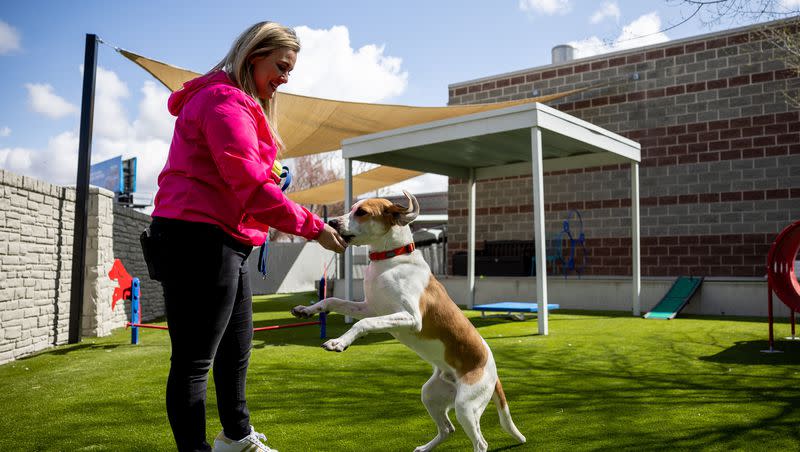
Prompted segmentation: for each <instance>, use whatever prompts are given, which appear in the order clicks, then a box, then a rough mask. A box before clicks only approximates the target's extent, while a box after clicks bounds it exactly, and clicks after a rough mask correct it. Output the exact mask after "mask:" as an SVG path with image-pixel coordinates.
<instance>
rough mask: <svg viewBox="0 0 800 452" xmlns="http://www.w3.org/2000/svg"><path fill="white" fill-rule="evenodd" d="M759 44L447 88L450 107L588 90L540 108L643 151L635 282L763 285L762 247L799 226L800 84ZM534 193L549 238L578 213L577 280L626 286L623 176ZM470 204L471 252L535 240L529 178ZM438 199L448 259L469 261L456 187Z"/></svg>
mask: <svg viewBox="0 0 800 452" xmlns="http://www.w3.org/2000/svg"><path fill="white" fill-rule="evenodd" d="M783 25H785V23H783V22H778V23H773V24H770V25H769V26H772V27H775V26H783ZM761 30H762V29H761V28H759V27H755V26H754V27H745V28H740V29H736V30H730V31H727V32H721V33H715V34H710V35H704V36H698V37H695V38H689V39H684V40H679V41H671V42H667V43H664V44H660V45H655V46H650V47H645V48H640V49H632V50H626V51H621V52H616V53H611V54H606V55H598V56H594V57H590V58H584V59H580V60H574V61H570V62H566V63H562V64H559V65H549V66H544V67H539V68H533V69H529V70H524V71H519V72H515V73H511V74H502V75H498V76H492V77H487V78H484V79H480V80H474V81H470V82H464V83H458V84H453V85H450V88H449V90H450V92H449V103H450V104H451V105H457V104H469V103H478V102H500V101H505V100H513V99H521V98H527V97H534V96H538V95H549V94H554V93H557V92H564V91H568V90H571V89H577V88H588V89H587V90H586V91H583V92H581V93H579V94H575V95H572V96H568V97H565V98H562V99H559V100H556V101H553V102H551V103H550V105H551V106H553V107H555V108H558V109H559V110H561V111H564V112H566V113H569V114H571V115H574V116H576V117H579V118H581V119H584V120H586V121H589V122H591V123H593V124H596V125H598V126H600V127H603V128H606V129H608V130H610V131H612V132H615V133H618V134H620V135H623V136H625V137H628V138H630V139H633V140H635V141H637V142H639V143H640V144H641V146H642V162H641V167H640V193H641V198H640V204H641V234H642V239H641V246H642V274H643V275H645V276H676V275H680V274H693V275H705V276H736V277H738V276H741V277H753V276H763V275H764V274H765V268H764V267H765V261H766V255H767V252H768V250H769V246H770V245H771V243H772V240H773V239H774V237H775V236H776V235H777V234H778V233H779V232H780V231H781V230H782V229H783V228H784V227H785V226H787V225H788V224H790V223H791V221H792V220H794V219H797V218H798V217H800V157H798V155H800V115H798V111H797V110H796V109H794V108H792V107H791V106H790V105H789V104H788V103H787V99H786V97H785V95H786V94H787V93H789V94H791V93H796V92H797V88H798V86H800V78H798V75H797V74H796V73H795V72H794V71H792V70H791V69H790V68H788V67H787V66H786V64H785V62H784V60H785V54H784V53H783V52H782V51H781V50H779V49H777V48H775V47H774V46H773V45H772V44H771V43H770V42H769V41H767V40H766V39H765V38H764V35H763V33H762V32H761ZM544 185H545V186H544V195H545V204H546V205H545V212H546V217H547V226H546V227H547V232H548V235H553V234H555V233H557V232H558V231H559V230H561V228H562V225H561V223H562V221H563V220H564V219H565V218H566V217H567V215H568V213H569V212H570V211H571V210H573V209H577V210H579V211H580V212H581V214H582V216H583V228H584V231H585V234H586V237H587V247H588V249H589V253H590V258H589V265H588V268H587V273H589V274H595V275H629V274H631V265H630V259H631V245H630V237H631V234H630V167H629V165H611V166H606V167H596V168H586V169H580V170H571V171H556V172H549V173H545V179H544ZM477 193H478V194H477V200H476V201H477V208H478V211H477V231H476V233H477V239H478V241H479V242H480V241H482V240H532V238H533V213H532V209H533V206H532V186H531V178H530V176H521V177H510V178H501V179H493V180H487V181H480V182H479V183H478V187H477ZM448 199H449V206H448V214H449V225H448V232H449V237H448V243H449V248H450V252H451V253H453V252H457V251H461V250H465V249H466V237H467V230H466V215H467V210H466V207H467V184H466V181H463V180H457V179H451V180H450V185H449V189H448ZM571 228H572V229H573V231H574V230H575V229H576V228H577V226H576V223H574V222H572V223H571ZM479 246H480V243H479Z"/></svg>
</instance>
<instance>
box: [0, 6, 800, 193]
mask: <svg viewBox="0 0 800 452" xmlns="http://www.w3.org/2000/svg"><path fill="white" fill-rule="evenodd" d="M779 1H783V2H784V3H785V4H786V5H788V6H793V7H796V6H797V4H798V3H800V0H779ZM679 3H680V2H679V1H677V0H651V1H637V0H611V1H586V0H497V1H485V0H483V1H473V0H427V1H419V0H406V1H404V2H379V1H347V0H341V1H321V0H320V1H301V0H298V1H292V2H288V1H281V2H275V1H266V0H262V1H238V0H235V1H229V2H220V1H213V2H212V1H206V0H197V1H192V2H177V1H165V0H161V1H158V2H156V1H152V0H138V1H136V2H117V1H108V0H104V1H94V0H87V1H78V2H65V1H57V0H53V1H36V0H27V1H24V2H22V1H10V2H3V3H2V4H0V81H2V83H0V99H3V102H2V103H1V104H0V168H3V169H7V170H10V171H13V172H15V173H19V174H25V175H30V176H34V177H37V178H40V179H44V180H47V181H48V182H52V183H56V184H74V181H75V168H76V161H77V158H76V156H77V135H78V123H79V110H80V96H81V77H82V75H81V69H80V67H81V64H82V62H83V55H84V41H85V35H86V33H95V34H97V35H98V36H100V37H101V38H102V39H103V40H104V41H106V42H107V43H109V44H111V45H114V46H118V47H122V48H125V49H128V50H131V51H133V52H136V53H140V54H142V55H145V56H148V57H151V58H154V59H158V60H161V61H164V62H167V63H170V64H173V65H177V66H181V67H185V68H187V69H192V70H195V71H198V72H204V71H206V70H208V69H209V68H210V67H211V66H213V65H214V64H215V63H216V62H217V61H218V60H219V59H220V58H221V57H222V56H223V55H224V54H225V52H226V51H227V49H228V47H229V46H230V44H231V42H232V41H233V39H234V38H235V37H236V36H237V35H238V34H239V33H240V32H241V31H242V30H243V29H244V28H246V27H247V26H249V25H251V24H252V23H254V22H257V21H260V20H274V21H278V22H281V23H283V24H285V25H289V26H292V27H295V28H296V29H297V32H298V35H299V36H300V39H301V44H302V45H303V49H302V50H301V52H300V54H299V57H298V63H297V66H296V68H295V70H294V72H293V73H292V78H291V80H290V82H289V84H287V85H285V88H286V90H287V91H290V92H295V93H298V94H305V95H313V96H320V97H329V98H337V99H343V100H354V101H367V102H380V103H396V104H407V105H424V106H442V105H445V104H446V103H447V87H448V84H452V83H457V82H463V81H467V80H472V79H476V78H481V77H486V76H491V75H495V74H499V73H504V72H511V71H517V70H522V69H526V68H531V67H536V66H542V65H546V64H549V62H550V50H551V48H552V47H553V46H555V45H558V44H564V43H572V44H573V45H575V46H576V47H577V51H578V55H577V56H578V57H580V56H589V55H592V54H596V53H604V52H608V51H613V50H616V49H621V48H629V47H639V46H644V45H648V44H654V43H658V42H664V41H667V40H674V39H680V38H684V37H688V36H693V35H698V34H704V33H709V32H712V31H717V30H721V29H726V28H733V27H736V26H743V25H747V24H748V23H749V21H750V20H749V19H747V18H745V19H741V20H740V21H738V22H730V21H727V22H723V23H719V24H716V25H714V26H711V27H709V26H706V25H704V24H703V21H702V20H697V18H696V19H695V20H692V21H690V22H689V23H687V24H684V25H682V26H679V27H677V28H675V29H672V30H669V31H667V32H665V33H658V32H659V31H660V30H663V29H665V28H667V27H669V26H671V25H673V24H676V23H678V22H680V21H681V19H682V18H684V17H686V16H687V15H688V14H689V13H691V11H690V10H688V9H687V8H686V7H681V6H680V5H679ZM642 35H648V36H647V37H645V38H641V39H631V38H635V37H637V36H642ZM98 65H99V69H98V85H97V104H96V107H95V121H94V124H95V131H94V143H93V161H95V162H96V161H100V160H105V159H107V158H111V157H114V156H116V155H123V156H124V157H131V156H137V157H138V158H139V170H140V174H139V187H140V189H141V190H142V191H145V192H154V191H155V178H156V176H157V174H158V171H159V170H160V169H161V167H162V166H163V162H164V159H165V157H166V153H167V150H168V148H169V140H170V137H171V133H172V126H173V121H174V120H173V119H172V118H171V117H170V116H169V114H168V113H167V112H166V104H165V103H166V98H167V95H168V92H167V90H166V89H165V88H164V87H163V86H161V85H160V84H159V83H157V82H155V81H154V79H152V78H151V77H150V76H149V75H148V74H147V73H145V72H144V71H143V70H141V69H139V68H138V67H137V66H135V65H134V64H133V63H131V62H129V61H128V60H126V59H124V58H122V57H121V56H120V55H118V54H116V53H115V52H114V51H113V49H112V48H111V47H109V46H104V45H101V46H100V49H99V59H98ZM282 88H283V87H282ZM444 181H445V179H443V178H440V177H429V178H427V179H422V180H416V181H412V182H410V183H409V184H407V185H405V186H406V188H409V189H410V190H412V191H416V192H421V191H431V190H434V189H441V188H442V187H443V186H445V185H444V184H446V182H444ZM397 188H399V187H395V188H394V190H393V191H396V190H397Z"/></svg>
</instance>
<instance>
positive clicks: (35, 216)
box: [0, 170, 164, 364]
mask: <svg viewBox="0 0 800 452" xmlns="http://www.w3.org/2000/svg"><path fill="white" fill-rule="evenodd" d="M114 204H115V203H114V195H113V193H111V192H109V191H107V190H104V189H100V188H97V187H90V190H89V203H88V206H87V207H88V213H89V215H88V223H87V226H88V229H87V236H88V240H87V244H86V275H85V284H86V288H85V292H84V303H83V312H82V319H81V327H82V336H83V337H94V336H105V335H108V334H110V333H111V331H112V330H113V329H115V328H120V327H123V326H124V325H125V322H126V321H127V320H129V319H130V305H129V302H127V301H121V302H118V303H117V307H116V309H114V310H112V309H111V297H112V293H113V290H114V287H116V282H115V281H112V280H110V279H109V278H108V272H109V270H110V269H111V266H112V265H113V262H114V259H115V258H119V259H121V260H122V261H123V264H124V265H125V266H126V268H127V269H128V272H129V273H131V275H132V276H135V277H139V278H140V279H141V280H142V281H141V282H142V298H143V300H144V309H145V311H144V315H143V318H144V320H150V319H153V318H155V317H160V316H162V315H163V312H164V308H163V298H162V294H161V291H160V286H159V285H157V283H154V282H152V281H150V280H149V279H148V278H147V271H146V267H145V264H144V259H143V258H142V256H141V249H140V247H139V238H138V237H139V233H141V230H142V229H143V228H144V225H146V224H147V223H148V222H149V216H148V215H144V214H141V213H138V212H135V211H131V210H128V209H124V208H119V207H115V206H114ZM74 218H75V190H74V189H71V188H65V187H59V186H56V185H51V184H48V183H46V182H43V181H39V180H36V179H33V178H30V177H25V176H20V175H16V174H13V173H10V172H8V171H5V170H0V364H2V363H5V362H8V361H12V360H14V359H17V358H20V357H24V356H29V355H31V354H34V353H36V352H39V351H42V350H45V349H47V348H50V347H53V346H56V345H63V344H66V343H67V340H68V336H69V317H70V295H71V293H70V290H71V278H72V246H73V226H74Z"/></svg>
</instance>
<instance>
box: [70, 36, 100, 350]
mask: <svg viewBox="0 0 800 452" xmlns="http://www.w3.org/2000/svg"><path fill="white" fill-rule="evenodd" d="M97 44H98V39H97V35H94V34H87V35H86V54H85V56H84V59H83V96H82V100H81V129H80V141H79V143H78V179H77V181H76V183H75V222H74V227H73V234H74V235H73V240H72V283H71V284H72V286H71V293H70V299H69V339H68V342H69V343H70V344H77V343H78V342H80V341H81V320H82V319H81V317H82V316H83V295H84V287H83V285H84V283H85V280H86V270H85V269H86V229H87V223H88V221H89V220H88V217H89V211H88V200H89V167H90V165H91V161H92V117H93V115H94V82H95V72H96V69H97Z"/></svg>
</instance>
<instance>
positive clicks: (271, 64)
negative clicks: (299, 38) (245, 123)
mask: <svg viewBox="0 0 800 452" xmlns="http://www.w3.org/2000/svg"><path fill="white" fill-rule="evenodd" d="M295 62H297V52H295V51H294V50H292V49H289V48H285V47H284V48H280V49H276V50H273V51H272V52H270V53H269V54H268V55H264V56H262V55H258V56H254V57H251V58H250V64H252V65H253V82H255V84H256V89H257V90H258V97H260V98H261V99H263V100H267V99H271V98H272V96H274V95H275V91H276V90H277V89H278V86H280V85H283V84H284V83H286V82H288V81H289V72H291V70H292V69H294V64H295Z"/></svg>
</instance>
